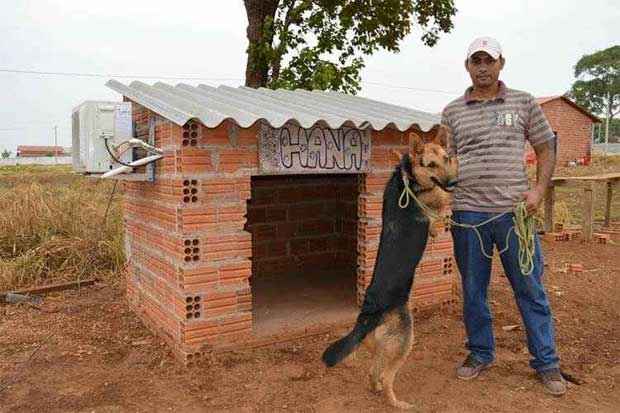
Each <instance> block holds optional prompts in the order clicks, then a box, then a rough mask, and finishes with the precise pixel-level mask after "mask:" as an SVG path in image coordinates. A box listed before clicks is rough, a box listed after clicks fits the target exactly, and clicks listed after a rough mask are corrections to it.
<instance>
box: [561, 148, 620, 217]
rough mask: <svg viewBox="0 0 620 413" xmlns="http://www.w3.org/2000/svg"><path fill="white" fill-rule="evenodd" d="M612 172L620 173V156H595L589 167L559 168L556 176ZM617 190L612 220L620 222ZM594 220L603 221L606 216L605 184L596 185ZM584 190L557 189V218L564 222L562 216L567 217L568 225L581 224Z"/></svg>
mask: <svg viewBox="0 0 620 413" xmlns="http://www.w3.org/2000/svg"><path fill="white" fill-rule="evenodd" d="M610 172H620V155H614V156H608V157H607V158H604V157H603V156H601V155H595V156H594V157H593V158H592V163H591V165H589V166H575V167H559V168H557V171H556V176H584V175H598V174H604V173H610ZM618 191H619V190H618V189H616V190H615V192H614V196H613V198H612V205H611V219H612V220H613V221H618V220H620V194H619V193H618ZM593 193H594V219H595V220H602V219H603V218H604V214H605V200H606V196H607V188H606V186H605V184H603V183H597V184H595V185H594V191H593ZM582 211H583V189H582V188H576V187H572V188H571V187H558V188H556V210H555V218H558V222H559V221H564V220H563V219H562V218H565V217H564V216H561V215H567V218H568V223H570V224H581V222H582V220H583V217H582Z"/></svg>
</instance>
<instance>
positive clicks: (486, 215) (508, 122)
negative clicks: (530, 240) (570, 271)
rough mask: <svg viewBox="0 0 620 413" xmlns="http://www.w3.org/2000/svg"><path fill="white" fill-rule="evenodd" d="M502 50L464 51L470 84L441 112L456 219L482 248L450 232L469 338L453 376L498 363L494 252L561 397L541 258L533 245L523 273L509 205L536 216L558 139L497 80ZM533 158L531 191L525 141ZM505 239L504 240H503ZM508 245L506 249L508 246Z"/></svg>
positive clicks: (523, 97)
mask: <svg viewBox="0 0 620 413" xmlns="http://www.w3.org/2000/svg"><path fill="white" fill-rule="evenodd" d="M504 63H505V60H504V57H503V56H502V49H501V46H500V44H499V43H498V42H497V41H496V40H494V39H492V38H489V37H483V38H479V39H476V40H474V42H473V43H472V44H471V45H470V46H469V49H468V51H467V59H466V61H465V69H466V70H467V72H469V75H470V77H471V81H472V86H471V87H469V88H468V89H467V90H466V91H465V94H464V96H462V97H460V98H458V99H456V100H455V101H453V102H451V103H450V104H449V105H448V106H447V107H446V108H445V109H444V111H443V114H442V115H443V116H442V123H443V124H445V125H446V126H448V127H449V128H450V130H451V131H452V140H451V142H450V151H451V152H452V153H453V154H456V156H457V159H458V162H459V183H458V185H457V187H456V189H455V192H454V203H453V208H452V209H453V213H454V216H453V219H454V220H455V221H456V222H460V223H466V224H472V225H475V224H480V223H482V222H483V221H486V220H488V219H490V218H493V217H498V216H499V215H501V214H504V213H505V214H504V215H501V216H499V217H498V218H497V219H495V220H493V221H492V222H489V223H487V224H485V225H482V226H480V227H479V228H478V230H479V232H480V235H481V238H482V246H481V243H480V241H479V239H478V236H477V235H476V233H475V231H474V230H472V229H465V228H460V227H456V226H453V227H452V237H453V239H454V254H455V256H456V262H457V265H458V268H459V271H460V272H461V277H462V282H463V318H464V322H465V329H466V332H467V338H468V343H467V348H468V349H469V351H470V354H469V355H468V357H467V359H466V360H465V361H464V362H463V363H462V365H460V366H459V367H458V368H457V371H456V373H457V377H458V378H460V379H463V380H469V379H474V378H476V377H477V376H478V375H479V374H480V372H481V371H482V370H484V369H486V368H488V367H489V366H490V365H491V364H492V363H493V361H494V358H495V340H494V337H493V327H492V323H491V313H490V311H489V307H488V304H487V289H488V286H489V279H490V275H491V260H490V259H489V258H487V257H485V255H484V254H483V251H482V250H481V248H484V250H485V251H486V254H487V255H492V254H493V247H494V246H496V247H497V249H498V250H499V251H502V250H504V249H505V252H503V253H502V254H501V255H500V258H501V262H502V266H503V267H504V272H505V273H506V276H507V277H508V279H509V281H510V284H511V286H512V289H513V291H514V295H515V299H516V301H517V305H518V307H519V310H520V312H521V317H522V319H523V323H524V324H525V331H526V334H527V342H528V349H529V351H530V354H531V355H532V360H531V361H530V365H531V367H532V368H534V369H535V370H536V372H537V373H538V376H539V378H540V379H541V381H542V383H543V385H544V388H545V390H546V391H547V392H549V393H551V394H553V395H557V396H559V395H562V394H564V393H565V392H566V383H565V381H564V379H563V378H562V375H561V373H560V369H559V358H558V356H557V354H556V348H555V337H554V327H553V320H552V315H551V308H550V307H549V301H548V299H547V296H546V294H545V290H544V287H543V284H542V281H541V277H542V275H543V258H542V254H541V250H540V241H539V239H538V237H536V240H535V255H534V270H533V271H532V273H531V274H530V275H524V274H522V272H521V269H520V266H519V247H518V241H517V237H516V235H515V234H514V232H511V233H510V234H509V231H511V228H512V227H513V216H514V214H513V213H512V211H513V208H514V206H515V205H516V204H517V203H519V202H521V201H524V202H525V205H526V208H527V212H528V213H529V214H533V213H535V212H536V210H537V208H538V207H539V205H540V203H541V201H542V200H543V198H544V194H545V190H546V189H547V188H548V186H549V183H550V180H551V176H552V175H553V170H554V167H555V151H554V146H555V138H554V134H553V132H552V130H551V129H550V127H549V124H548V122H547V120H546V119H545V116H544V115H543V113H542V110H541V109H540V106H539V105H538V104H537V103H536V101H535V100H534V98H533V97H532V96H531V95H530V94H528V93H525V92H521V91H518V90H513V89H509V88H507V87H506V85H505V84H504V83H503V82H501V81H500V80H499V74H500V71H501V70H502V69H503V67H504ZM526 141H529V142H530V144H531V145H532V146H533V148H534V151H535V153H536V157H537V161H538V167H537V182H536V185H535V186H534V187H533V188H532V189H529V186H528V180H527V174H526V169H525V165H524V150H525V142H526ZM507 237H508V238H507ZM506 242H508V245H506Z"/></svg>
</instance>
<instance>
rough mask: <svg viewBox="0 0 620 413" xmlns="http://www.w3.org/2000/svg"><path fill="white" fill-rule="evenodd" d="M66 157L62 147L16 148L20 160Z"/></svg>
mask: <svg viewBox="0 0 620 413" xmlns="http://www.w3.org/2000/svg"><path fill="white" fill-rule="evenodd" d="M68 155H69V154H68V153H67V151H65V149H64V148H63V147H62V146H37V145H19V146H18V147H17V156H18V157H20V158H33V157H42V156H68Z"/></svg>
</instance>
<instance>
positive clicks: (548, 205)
mask: <svg viewBox="0 0 620 413" xmlns="http://www.w3.org/2000/svg"><path fill="white" fill-rule="evenodd" d="M554 204H555V185H554V184H553V182H551V183H550V184H549V188H548V189H547V196H546V197H545V232H553V205H554Z"/></svg>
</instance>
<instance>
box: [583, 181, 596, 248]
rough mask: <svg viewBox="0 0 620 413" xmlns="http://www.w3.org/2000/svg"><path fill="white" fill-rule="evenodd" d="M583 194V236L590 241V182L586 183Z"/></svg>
mask: <svg viewBox="0 0 620 413" xmlns="http://www.w3.org/2000/svg"><path fill="white" fill-rule="evenodd" d="M583 192H584V193H583V195H584V196H583V236H584V238H585V240H586V241H592V220H593V215H594V202H593V201H594V199H593V194H592V182H587V183H586V186H585V188H584V189H583Z"/></svg>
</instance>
